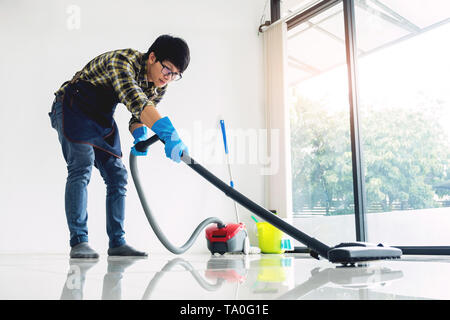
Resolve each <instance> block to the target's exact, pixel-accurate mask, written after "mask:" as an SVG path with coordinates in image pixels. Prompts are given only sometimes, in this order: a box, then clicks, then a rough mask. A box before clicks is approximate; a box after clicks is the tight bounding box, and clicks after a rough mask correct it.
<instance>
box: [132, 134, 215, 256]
mask: <svg viewBox="0 0 450 320" xmlns="http://www.w3.org/2000/svg"><path fill="white" fill-rule="evenodd" d="M152 138H153V140H152V139H149V140H146V141H145V142H146V144H144V145H143V144H142V143H143V142H140V143H138V144H136V149H137V150H138V151H143V150H145V149H147V148H148V146H149V145H150V144H152V143H153V142H155V141H157V140H158V139H159V138H158V137H157V136H156V135H154V136H153V137H152ZM139 144H141V145H139ZM138 145H139V146H138ZM139 147H140V148H139ZM136 163H137V161H136V156H135V155H134V154H132V153H130V171H131V176H132V177H133V181H134V185H135V187H136V191H137V193H138V196H139V200H140V201H141V204H142V208H143V209H144V212H145V216H146V217H147V220H148V222H149V223H150V226H151V227H152V229H153V231H154V232H155V234H156V236H157V237H158V239H159V241H161V243H162V244H163V245H164V247H166V249H167V250H169V251H170V252H172V253H174V254H182V253H184V252H186V251H187V250H188V249H189V248H190V247H191V246H192V245H193V244H194V242H195V240H196V239H197V237H198V236H199V234H200V232H201V231H202V230H203V229H204V228H205V227H206V226H207V225H209V224H211V223H217V224H220V225H224V224H223V222H222V221H221V220H220V219H219V218H216V217H210V218H207V219H205V220H203V221H202V222H201V223H200V224H199V225H198V226H197V228H195V230H194V232H193V233H192V235H191V236H190V238H189V239H188V240H187V241H186V243H185V244H184V245H182V246H181V247H177V246H174V245H173V244H172V243H170V241H169V240H168V239H167V237H166V236H165V235H164V233H163V232H162V231H161V228H160V227H159V225H158V223H157V222H156V220H155V217H154V216H153V214H152V211H151V210H150V207H149V205H148V203H147V199H146V198H145V194H144V191H143V189H142V186H141V182H140V180H139V171H138V168H137V164H136Z"/></svg>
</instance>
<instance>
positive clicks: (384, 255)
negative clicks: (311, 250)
mask: <svg viewBox="0 0 450 320" xmlns="http://www.w3.org/2000/svg"><path fill="white" fill-rule="evenodd" d="M401 256H402V250H400V249H398V248H393V247H385V246H383V245H382V244H381V243H380V244H378V245H375V244H373V243H369V242H344V243H341V244H338V245H337V246H335V247H333V248H331V249H330V250H329V251H328V260H329V261H330V262H333V263H342V264H344V265H345V264H355V263H357V262H364V261H373V260H387V259H400V257H401Z"/></svg>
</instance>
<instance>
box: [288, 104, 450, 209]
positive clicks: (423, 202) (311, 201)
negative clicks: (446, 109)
mask: <svg viewBox="0 0 450 320" xmlns="http://www.w3.org/2000/svg"><path fill="white" fill-rule="evenodd" d="M422 100H423V101H419V103H417V104H416V106H417V107H415V108H413V107H409V108H406V107H401V106H400V107H398V106H397V107H391V108H384V109H382V110H379V109H378V110H377V109H375V108H372V107H371V106H361V117H360V118H361V119H363V121H362V123H361V128H362V130H361V135H362V141H363V155H364V165H365V181H366V196H367V200H368V203H369V205H370V206H371V207H374V208H375V207H379V208H380V209H378V210H376V211H383V212H385V211H390V210H392V209H393V206H394V204H400V209H420V208H428V207H433V206H435V203H434V197H435V196H436V194H437V193H436V191H435V190H433V185H435V184H437V183H439V182H442V181H445V180H448V179H449V177H448V176H447V170H448V168H449V165H450V144H449V137H448V136H447V135H446V133H445V130H444V128H443V127H442V125H441V124H440V117H441V114H442V111H443V104H442V103H441V102H439V101H433V100H432V99H429V98H427V97H426V96H423V97H422ZM343 109H345V108H343ZM349 124H350V122H349V114H348V112H337V113H330V112H329V111H328V110H327V109H326V106H325V104H324V103H322V102H320V101H319V102H317V101H310V100H307V99H305V98H302V97H298V100H297V102H296V103H295V104H293V105H292V106H291V142H292V143H291V146H292V170H293V176H292V178H293V198H294V211H296V212H301V211H303V209H304V208H309V209H313V208H314V207H325V212H326V214H352V213H353V210H354V209H353V183H352V167H351V149H350V137H349V134H350V129H349V128H350V126H349ZM449 191H450V190H440V191H439V193H438V195H439V196H443V195H445V194H450V192H449Z"/></svg>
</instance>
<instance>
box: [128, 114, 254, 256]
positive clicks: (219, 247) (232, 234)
mask: <svg viewBox="0 0 450 320" xmlns="http://www.w3.org/2000/svg"><path fill="white" fill-rule="evenodd" d="M161 120H164V121H166V122H167V123H164V122H161V123H162V124H161V125H160V126H161V127H162V129H161V131H163V130H165V131H168V130H167V129H166V127H169V126H171V123H170V120H168V118H167V117H166V118H162V119H161ZM155 137H156V139H159V138H158V136H157V135H154V136H153V138H154V139H155ZM176 137H177V138H178V135H176ZM178 139H179V138H178ZM148 141H151V140H150V139H147V140H145V141H135V142H137V143H136V144H135V145H134V146H133V148H132V149H131V153H130V171H131V175H132V177H133V181H134V184H135V187H136V191H137V193H138V196H139V199H140V201H141V204H142V207H143V209H144V213H145V216H146V217H147V220H148V222H149V223H150V226H151V227H152V229H153V231H154V232H155V234H156V236H157V237H158V239H159V241H160V242H161V243H162V244H163V245H164V247H166V249H167V250H169V251H170V252H172V253H174V254H182V253H184V252H186V251H187V250H188V249H189V248H190V247H192V245H193V244H194V242H195V240H196V239H197V237H198V236H199V234H200V232H201V231H202V230H203V229H205V228H206V227H207V226H208V225H210V224H212V223H214V224H216V225H214V226H210V227H209V228H208V229H207V230H206V239H207V245H208V249H209V250H210V251H211V253H212V254H214V253H220V254H224V253H226V252H232V253H234V252H242V253H244V254H248V253H249V251H250V244H249V240H248V233H247V230H246V229H245V225H244V224H242V223H234V224H233V223H231V224H227V225H225V224H224V223H223V222H222V220H220V219H219V218H216V217H210V218H207V219H205V220H203V221H202V222H201V223H200V224H199V225H198V226H197V227H196V228H195V230H194V232H193V233H192V235H191V236H190V237H189V239H188V240H187V241H186V243H185V244H184V245H182V246H181V247H177V246H175V245H173V244H172V243H171V242H170V241H169V240H168V239H167V237H166V236H165V234H164V233H163V232H162V230H161V228H160V227H159V225H158V223H157V222H156V219H155V217H154V216H153V214H152V212H151V210H150V206H149V205H148V203H147V199H146V197H145V195H144V191H143V188H142V186H141V182H140V180H139V171H138V168H137V163H136V162H137V161H136V158H137V155H141V154H146V151H147V148H148V146H147V147H144V148H142V147H140V146H142V144H143V143H147V142H148ZM155 141H156V140H155ZM161 141H162V142H163V143H164V141H163V140H161ZM165 149H166V148H165ZM165 151H166V153H167V150H165ZM237 218H239V217H238V216H237Z"/></svg>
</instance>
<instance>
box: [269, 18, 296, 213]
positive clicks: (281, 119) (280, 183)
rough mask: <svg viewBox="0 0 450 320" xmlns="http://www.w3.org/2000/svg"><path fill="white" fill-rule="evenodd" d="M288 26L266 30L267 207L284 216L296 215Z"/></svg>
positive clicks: (281, 24)
mask: <svg viewBox="0 0 450 320" xmlns="http://www.w3.org/2000/svg"><path fill="white" fill-rule="evenodd" d="M286 40H287V26H286V22H284V21H279V22H276V23H274V24H273V25H271V26H270V27H269V28H267V29H266V30H265V31H264V39H263V42H264V69H265V70H264V75H265V93H266V94H265V102H266V104H265V108H266V110H265V111H266V127H267V134H268V135H267V150H268V154H269V158H270V160H271V161H270V165H271V168H270V170H268V171H266V173H265V174H266V180H265V186H266V187H265V192H266V204H265V205H266V207H267V208H270V209H275V210H277V211H278V214H279V215H280V217H291V216H292V183H291V147H290V131H289V109H288V105H287V81H286V72H287V50H286Z"/></svg>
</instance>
